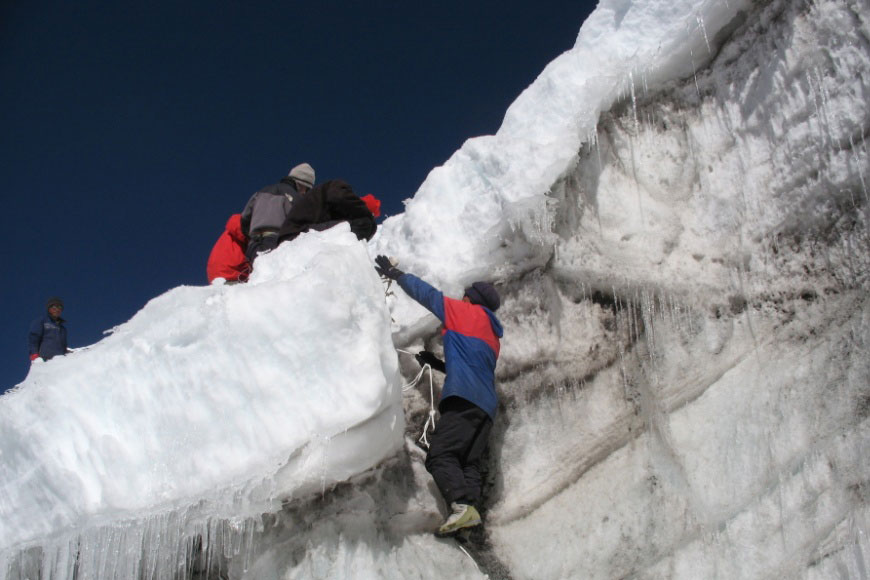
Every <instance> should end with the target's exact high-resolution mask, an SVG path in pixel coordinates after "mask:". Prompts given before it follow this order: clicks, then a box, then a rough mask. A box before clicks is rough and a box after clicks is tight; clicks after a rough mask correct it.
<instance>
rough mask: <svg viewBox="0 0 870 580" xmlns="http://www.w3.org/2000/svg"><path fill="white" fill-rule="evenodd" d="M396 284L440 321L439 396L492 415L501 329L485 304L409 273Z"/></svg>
mask: <svg viewBox="0 0 870 580" xmlns="http://www.w3.org/2000/svg"><path fill="white" fill-rule="evenodd" d="M398 282H399V286H401V287H402V290H404V291H405V292H407V293H408V296H410V297H411V298H413V299H414V300H416V301H417V302H419V303H420V304H421V305H423V306H424V307H425V308H426V309H427V310H429V311H430V312H431V313H432V314H434V315H435V316H437V317H438V319H439V320H440V321H441V322H443V323H444V329H443V330H442V335H443V337H444V364H445V366H446V367H447V378H445V379H444V387H443V388H442V390H441V400H442V401H443V400H444V399H446V398H447V397H461V398H463V399H465V400H466V401H469V402H471V403H474V404H475V405H477V406H478V407H480V408H481V409H483V410H484V411H486V413H487V414H488V415H489V416H490V417H492V418H493V419H495V412H496V409H497V408H498V397H497V396H496V393H495V362H496V360H497V359H498V352H499V348H500V343H499V339H500V338H501V337H502V334H503V330H502V326H501V322H499V320H498V318H496V317H495V314H493V313H492V311H491V310H490V309H489V308H486V307H484V306H480V305H478V304H471V303H469V302H463V301H462V300H455V299H453V298H448V297H446V296H444V294H442V293H441V292H440V291H439V290H437V289H435V288H433V287H432V286H431V285H429V284H428V283H426V282H424V281H423V280H421V279H420V278H417V277H416V276H414V275H413V274H403V275H402V276H400V277H399V280H398Z"/></svg>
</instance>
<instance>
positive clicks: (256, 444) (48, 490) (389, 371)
mask: <svg viewBox="0 0 870 580" xmlns="http://www.w3.org/2000/svg"><path fill="white" fill-rule="evenodd" d="M383 303H384V292H383V287H382V285H381V282H380V280H379V279H378V277H377V275H376V274H375V273H374V270H373V269H372V267H371V262H370V259H369V257H368V254H367V253H366V250H365V246H364V244H362V243H360V242H358V241H357V240H356V238H355V236H353V235H352V234H351V233H350V232H349V230H348V228H347V227H346V226H343V227H338V228H334V229H332V230H329V231H327V232H324V233H322V234H319V233H315V234H311V235H309V236H305V237H303V238H301V239H299V240H298V243H296V242H294V244H293V245H292V247H290V246H289V245H288V246H287V247H283V246H282V247H281V248H279V249H278V250H277V251H275V252H273V253H271V254H269V255H266V256H263V257H262V258H260V259H259V260H258V262H257V271H256V272H254V274H253V275H252V276H251V279H250V281H249V282H248V283H247V284H245V285H235V286H230V285H214V286H208V287H180V288H176V289H174V290H171V291H169V292H167V293H166V294H164V295H162V296H159V297H157V298H155V299H154V300H152V301H151V302H149V303H148V304H147V305H146V306H145V307H144V308H143V309H142V310H141V311H140V312H139V313H137V314H136V315H135V316H134V317H133V318H132V319H131V320H130V321H129V322H127V323H125V324H123V325H121V326H119V327H118V328H116V329H114V332H113V333H112V334H111V335H110V336H108V337H107V338H105V339H104V340H102V341H100V342H99V343H98V344H95V345H93V346H92V347H89V348H87V349H85V350H82V351H79V352H75V353H73V354H70V355H68V356H65V357H60V358H57V359H55V360H52V361H50V362H48V363H42V364H39V365H36V366H34V367H33V369H32V371H31V373H30V374H29V375H28V377H27V379H26V380H25V381H24V382H23V383H22V384H21V385H20V386H19V387H17V388H16V389H15V390H14V391H12V392H10V393H8V394H7V395H5V396H3V397H2V399H0V402H2V404H0V457H2V462H0V473H2V477H0V481H2V488H0V489H2V493H0V546H2V547H3V548H6V549H8V548H11V547H19V546H21V547H26V546H28V545H30V544H32V543H34V541H35V540H37V539H38V540H41V541H45V540H46V539H49V544H51V543H52V542H55V543H56V544H59V545H62V546H65V545H67V544H68V543H69V542H70V541H71V540H70V539H69V538H70V536H71V535H72V536H74V535H75V534H79V533H82V532H85V534H84V535H85V537H87V533H88V532H87V530H89V529H101V528H102V531H101V532H100V533H101V534H102V536H97V537H102V538H103V540H102V541H106V540H107V539H108V538H113V537H114V539H113V540H111V541H112V542H118V543H119V544H121V545H127V544H132V546H133V549H137V548H138V550H139V551H140V553H141V548H142V546H141V541H140V544H139V546H138V547H137V546H136V543H137V541H139V540H137V539H136V538H137V537H140V536H142V535H143V534H145V535H147V532H145V531H143V530H145V529H147V528H149V527H152V528H155V529H157V530H160V529H161V526H169V528H167V531H165V532H164V536H165V535H169V534H170V532H169V529H171V527H172V525H175V526H177V527H178V529H182V528H183V527H184V526H186V525H188V526H193V525H200V526H205V525H206V524H207V520H208V519H211V520H215V519H218V518H236V519H238V518H244V517H247V516H256V515H259V514H260V513H263V512H266V511H272V510H274V509H276V508H275V506H280V505H281V502H287V501H291V500H294V499H297V498H300V497H305V496H306V495H311V494H316V493H320V492H322V491H323V490H324V489H325V488H327V487H328V486H330V485H332V484H334V483H335V482H338V481H345V480H347V479H348V478H350V477H351V476H353V475H356V474H358V473H361V472H363V471H365V470H367V469H369V468H371V467H372V466H374V465H376V464H378V463H379V462H380V461H382V460H383V459H384V458H386V457H389V456H391V455H393V454H394V453H395V451H396V450H397V449H398V448H399V447H400V446H401V442H402V434H403V417H402V411H401V404H400V388H399V387H400V383H399V382H398V381H399V378H398V375H397V362H396V353H395V351H394V350H393V346H392V342H391V339H390V333H389V318H388V315H387V313H386V311H385V310H384V307H383ZM180 514H183V515H180ZM155 518H156V520H155ZM161 518H162V520H161ZM167 522H174V524H168V523H167ZM140 523H141V525H139V524H140ZM113 526H114V528H113ZM137 527H138V528H141V529H137ZM133 529H137V531H135V532H130V530H133ZM203 529H207V527H206V528H203ZM124 533H129V536H130V539H119V538H121V536H122V535H123V534H124ZM174 533H179V532H178V531H176V532H174ZM137 534H138V536H137ZM158 536H159V533H158ZM93 541H94V542H100V541H101V540H97V539H94V540H93ZM110 543H111V542H110ZM43 547H44V548H45V546H43ZM52 549H57V548H56V547H54V548H52ZM8 552H9V550H7V555H8ZM64 557H66V556H64ZM72 557H74V555H73V556H72ZM130 557H131V558H132V555H131V556H130ZM0 570H2V567H0ZM80 573H82V574H83V573H84V570H81V571H80ZM104 573H105V571H99V570H96V571H95V570H91V571H89V574H90V575H93V576H94V577H102V576H103V574H104ZM80 577H81V576H80Z"/></svg>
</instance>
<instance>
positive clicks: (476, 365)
mask: <svg viewBox="0 0 870 580" xmlns="http://www.w3.org/2000/svg"><path fill="white" fill-rule="evenodd" d="M375 263H376V264H377V266H376V268H375V269H376V270H377V271H378V273H379V274H380V275H382V276H386V277H387V278H390V279H392V280H396V281H397V282H398V283H399V286H401V288H402V290H404V291H405V292H406V293H407V294H408V295H409V296H410V297H411V298H413V299H414V300H416V301H417V302H419V303H420V304H421V305H422V306H424V307H425V308H426V309H428V310H429V311H430V312H432V314H434V315H435V316H437V317H438V319H439V320H441V322H443V323H444V329H443V331H442V332H443V339H444V359H445V361H444V362H442V361H440V360H438V359H437V358H436V357H435V356H434V355H433V354H432V353H431V352H428V351H423V352H421V353H420V354H418V355H417V360H418V361H420V363H421V364H429V365H430V366H432V368H435V369H436V370H440V371H442V372H446V373H447V377H446V378H445V380H444V387H443V388H442V390H441V402H440V403H439V404H438V411H439V412H440V413H441V418H440V419H439V420H438V423H437V424H436V425H435V430H434V431H433V432H432V437H431V441H432V442H431V445H430V447H429V453H428V454H427V455H426V470H427V471H429V473H431V474H432V478H433V479H434V480H435V484H436V485H437V486H438V489H439V491H440V492H441V495H442V496H443V497H444V501H445V502H447V504H448V505H449V506H450V509H451V512H452V513H451V514H450V515H449V516H448V518H447V520H446V521H445V522H444V523H443V524H442V525H441V527H439V528H438V531H437V532H436V534H437V535H439V536H448V535H452V534H454V533H456V532H457V531H459V530H461V529H462V528H469V527H472V526H477V525H479V524H480V523H481V520H480V513H479V512H478V511H477V507H476V506H477V505H479V502H480V493H481V485H482V481H481V475H480V464H481V460H482V457H483V452H484V451H485V450H486V446H487V443H488V441H489V433H490V430H491V429H492V422H493V420H494V419H495V413H496V409H497V407H498V398H497V395H496V391H495V364H496V360H497V359H498V353H499V348H500V342H499V339H500V338H501V336H502V326H501V322H499V320H498V318H496V316H495V314H494V311H495V310H498V307H499V305H500V304H501V299H500V298H499V295H498V292H496V290H495V288H494V287H493V285H492V284H490V283H488V282H475V283H474V284H472V285H471V286H469V287H468V288H466V289H465V295H464V296H463V298H462V300H456V299H453V298H448V297H446V296H444V295H443V294H442V293H441V292H440V291H439V290H437V289H435V288H433V287H432V286H431V285H429V284H428V283H426V282H424V281H423V280H421V279H420V278H417V277H416V276H414V275H413V274H406V273H404V272H402V271H401V270H399V269H398V268H396V267H395V266H393V264H392V263H391V262H390V259H389V258H387V257H386V256H378V257H377V258H375Z"/></svg>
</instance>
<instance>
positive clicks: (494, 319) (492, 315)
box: [478, 305, 504, 338]
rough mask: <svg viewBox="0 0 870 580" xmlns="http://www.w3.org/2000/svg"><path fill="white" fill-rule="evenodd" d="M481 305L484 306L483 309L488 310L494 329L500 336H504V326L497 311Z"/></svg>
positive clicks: (487, 313)
mask: <svg viewBox="0 0 870 580" xmlns="http://www.w3.org/2000/svg"><path fill="white" fill-rule="evenodd" d="M478 306H480V305H478ZM480 307H481V308H483V311H484V312H486V315H487V316H489V323H490V324H491V325H492V331H493V332H494V333H495V335H496V336H497V337H499V338H501V337H502V336H504V328H502V326H501V321H500V320H499V319H498V317H496V315H495V313H494V312H493V311H492V310H490V309H489V308H487V307H486V306H480Z"/></svg>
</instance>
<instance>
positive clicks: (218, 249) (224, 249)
mask: <svg viewBox="0 0 870 580" xmlns="http://www.w3.org/2000/svg"><path fill="white" fill-rule="evenodd" d="M247 245H248V239H247V238H246V237H245V234H243V233H242V215H241V214H238V213H237V214H233V215H231V216H230V219H228V220H227V225H226V227H225V228H224V233H222V234H221V235H220V237H219V238H218V239H217V241H216V242H215V244H214V246H213V247H212V249H211V253H210V254H209V256H208V262H207V263H206V267H205V273H206V276H207V277H208V283H209V284H211V283H212V282H213V281H214V280H215V279H216V278H223V279H224V280H226V281H227V283H228V284H229V283H234V282H245V281H246V280H247V279H248V274H250V273H251V263H250V262H249V261H248V258H247V256H245V248H246V247H247Z"/></svg>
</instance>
